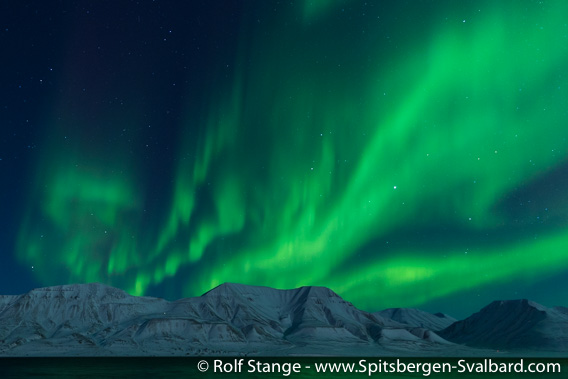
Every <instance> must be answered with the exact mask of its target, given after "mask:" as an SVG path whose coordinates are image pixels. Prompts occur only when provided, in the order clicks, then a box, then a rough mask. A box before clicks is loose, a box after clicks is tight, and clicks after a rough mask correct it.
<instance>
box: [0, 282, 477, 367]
mask: <svg viewBox="0 0 568 379" xmlns="http://www.w3.org/2000/svg"><path fill="white" fill-rule="evenodd" d="M449 345H450V343H449V342H447V341H445V340H443V339H442V338H440V337H439V336H437V335H436V334H435V333H434V332H431V331H429V330H426V329H423V328H416V327H410V326H408V325H404V324H401V323H398V322H396V321H393V320H392V319H390V318H385V317H382V316H381V315H374V314H371V313H368V312H364V311H361V310H359V309H357V308H355V307H354V306H353V305H352V304H351V303H349V302H347V301H345V300H343V299H342V298H341V297H339V296H338V295H337V294H335V293H334V292H333V291H331V290H329V289H327V288H323V287H302V288H298V289H293V290H276V289H272V288H267V287H256V286H245V285H238V284H230V283H227V284H223V285H221V286H219V287H217V288H214V289H212V290H211V291H209V292H207V293H206V294H204V295H203V296H200V297H196V298H187V299H181V300H178V301H174V302H168V301H166V300H163V299H158V298H151V297H135V296H130V295H128V294H127V293H125V292H124V291H121V290H119V289H116V288H112V287H108V286H105V285H101V284H81V285H64V286H56V287H47V288H39V289H35V290H33V291H30V292H29V293H27V294H24V295H20V296H4V297H1V298H0V355H4V356H6V355H24V356H25V355H33V356H37V355H196V354H209V355H217V354H219V355H224V354H264V355H287V354H326V355H351V354H353V355H429V354H435V355H439V354H441V353H443V352H444V351H447V350H448V346H449ZM469 350H470V349H465V350H464V351H469Z"/></svg>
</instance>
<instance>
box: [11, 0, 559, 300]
mask: <svg viewBox="0 0 568 379" xmlns="http://www.w3.org/2000/svg"><path fill="white" fill-rule="evenodd" d="M459 3H460V4H462V2H459ZM521 3H522V5H521ZM436 4H437V5H436V6H435V7H434V6H433V5H431V7H430V8H428V7H427V6H425V5H421V6H420V9H413V10H412V12H409V9H404V8H403V7H402V6H400V8H397V9H394V10H392V12H394V14H385V15H384V17H383V16H381V17H378V16H377V15H376V14H377V13H378V12H377V10H375V12H372V11H371V10H368V9H367V8H365V5H364V2H358V1H355V0H353V1H343V2H341V1H339V2H323V1H321V2H318V1H306V2H305V4H304V6H299V5H298V6H292V7H289V8H286V9H285V10H282V11H280V12H274V11H273V9H272V8H273V6H272V5H273V4H271V3H270V2H259V3H255V6H254V7H252V5H251V6H250V7H249V8H250V9H248V11H247V12H246V15H243V17H242V21H241V22H240V24H239V25H240V27H239V30H238V31H237V35H238V37H236V40H237V45H236V47H235V48H234V51H231V52H226V53H225V56H224V57H223V59H224V60H223V62H222V64H221V63H219V64H215V65H212V68H211V71H212V72H211V73H210V74H209V75H208V76H207V78H217V79H215V80H211V81H210V82H207V83H206V85H203V86H201V87H199V86H197V88H201V89H200V90H199V91H197V90H194V89H192V88H190V86H188V88H186V89H185V92H186V96H185V97H184V98H185V99H186V103H185V104H184V106H183V107H182V108H183V110H184V112H183V115H182V116H181V117H180V121H179V123H178V125H177V130H176V134H175V135H176V136H177V138H176V139H175V144H174V145H173V146H174V147H173V149H174V151H175V157H176V159H175V160H173V164H172V165H170V167H161V168H159V169H152V170H150V169H146V168H145V167H144V164H143V163H142V162H141V160H140V159H139V157H140V155H141V154H142V151H143V148H142V147H136V148H135V149H134V151H132V148H131V147H130V146H131V145H130V143H127V142H117V143H116V144H113V145H112V146H113V148H108V147H107V141H108V139H109V138H110V136H111V134H112V133H111V132H110V130H111V128H110V127H108V128H107V127H102V128H101V130H99V131H98V132H97V133H94V132H92V131H91V132H85V133H86V135H88V138H87V137H85V135H81V134H80V133H79V132H77V131H76V130H77V128H82V130H93V128H95V125H98V124H105V123H112V124H113V125H115V126H116V125H124V133H131V134H130V137H129V138H130V139H129V141H130V142H132V141H135V142H136V143H138V145H140V146H142V144H143V142H142V141H143V140H144V136H145V134H144V133H148V132H147V131H144V130H141V129H142V128H140V129H136V127H135V125H138V124H140V122H138V121H137V117H138V116H137V115H138V114H139V113H140V110H139V109H136V108H135V107H132V108H131V109H127V108H125V109H126V110H125V111H124V112H122V113H121V114H116V112H115V113H112V114H110V113H107V114H104V113H101V114H100V115H99V117H98V118H97V119H95V120H93V119H87V118H86V117H82V116H80V115H77V114H76V113H74V112H73V110H72V109H70V108H69V106H68V105H65V104H67V103H65V101H64V99H55V100H54V101H53V104H52V108H54V109H56V111H53V112H48V113H46V120H48V121H47V122H46V124H47V125H46V129H48V130H49V132H46V134H48V135H49V136H48V137H46V141H47V142H46V144H45V147H44V149H43V151H42V152H41V153H40V154H39V155H38V159H37V166H36V170H35V176H34V179H33V183H34V185H32V186H31V188H30V193H29V208H28V210H27V213H26V216H25V217H24V220H23V222H22V226H21V229H20V233H19V237H18V256H19V258H20V260H21V262H22V263H23V264H25V265H34V266H35V267H37V268H38V269H36V270H35V271H34V274H35V275H36V276H37V278H38V280H39V281H40V282H41V283H45V284H46V285H51V284H60V283H61V281H65V282H95V281H98V282H103V283H107V284H109V285H113V286H116V287H120V288H123V289H125V290H126V291H128V292H130V293H132V294H135V295H143V294H147V293H148V292H149V291H150V290H151V289H152V288H156V287H158V286H160V285H163V284H164V283H168V282H169V283H175V284H174V285H173V287H175V288H176V289H175V291H170V292H175V293H172V294H170V295H168V294H166V295H167V296H175V295H177V294H181V295H183V296H196V295H199V294H201V293H203V292H205V291H207V290H209V289H210V288H212V287H213V286H216V285H218V284H221V283H223V282H238V283H244V284H254V285H266V286H271V287H276V288H293V287H298V286H302V285H321V286H327V287H330V288H331V289H333V290H335V291H336V292H337V293H339V294H340V295H341V296H342V297H344V298H345V299H347V300H349V301H352V302H353V303H354V304H355V305H356V306H358V307H360V308H362V309H367V310H376V309H379V308H382V307H385V306H406V307H415V306H416V307H419V306H421V305H423V304H426V303H428V302H430V301H434V300H439V299H443V298H444V297H446V296H452V295H458V294H459V293H461V292H463V291H470V290H472V289H476V288H485V289H490V288H492V286H499V285H500V284H502V283H509V282H512V281H517V282H520V283H524V284H528V285H530V284H531V283H537V282H538V281H539V280H540V279H541V278H543V277H550V276H553V275H558V274H562V273H567V272H568V259H567V258H568V250H567V248H568V232H567V231H566V229H565V228H563V226H564V225H565V220H566V218H565V216H564V215H565V214H566V212H567V211H568V208H567V207H568V202H566V201H562V200H561V197H560V196H556V197H555V196H554V195H552V194H550V193H547V192H546V188H548V187H547V184H546V183H549V182H550V178H551V177H554V173H555V172H557V171H558V170H561V169H562V167H563V166H564V165H566V158H567V157H568V141H567V140H566V136H567V132H568V129H567V127H566V125H568V123H567V122H566V121H567V118H568V113H567V110H568V93H567V91H568V71H567V69H566V68H567V67H568V24H567V22H566V17H565V16H566V15H567V14H568V3H567V2H565V1H548V2H544V4H540V3H539V2H494V1H479V2H475V3H473V2H465V3H464V4H466V5H463V4H462V5H461V6H460V9H458V8H457V7H456V5H457V3H456V2H447V3H445V4H444V3H436ZM452 4H456V5H452ZM407 7H410V6H407ZM417 7H418V6H417ZM384 13H385V12H383V13H380V14H384ZM381 18H383V19H386V20H385V21H382V20H381ZM70 75H71V74H70ZM187 75H189V76H191V77H193V76H197V75H198V74H197V73H189V74H187ZM192 75H193V76H192ZM219 78H220V79H219ZM142 87H143V86H142ZM187 99H191V100H187ZM55 113H63V114H68V115H69V117H67V118H65V119H64V120H59V119H57V118H56V117H55V116H53V114H55ZM115 129H116V128H113V129H112V130H115ZM119 129H122V127H120V128H119ZM68 135H73V136H74V137H75V141H78V142H76V143H75V144H74V145H73V146H72V147H70V146H69V144H70V143H72V141H71V142H69V141H67V140H66V137H67V136H68ZM69 139H72V138H71V137H70V138H69ZM62 141H65V142H62ZM160 171H161V172H160ZM151 182H158V183H160V184H157V185H156V186H155V187H152V186H149V185H148V183H151ZM539 186H540V187H544V189H543V190H541V191H540V192H539V195H538V196H539V199H540V200H539V199H534V200H533V205H532V206H527V207H525V208H523V210H522V211H519V210H518V208H519V207H518V206H517V207H516V208H515V209H516V210H510V209H509V208H511V207H512V204H515V205H518V204H517V203H516V202H515V198H516V197H518V196H520V195H519V194H523V193H529V192H530V191H531V190H534V189H535V188H540V187H539ZM549 186H550V185H549ZM523 191H525V192H523ZM527 196H528V195H527ZM535 196H536V195H535ZM528 197H530V196H528ZM154 202H156V203H157V205H150V206H149V204H152V203H154ZM536 234H538V238H535V235H536ZM40 268H41V269H40ZM170 287H171V286H170ZM378 294H380V296H379V295H378ZM564 299H565V300H566V301H565V302H568V298H564ZM489 300H491V299H489Z"/></svg>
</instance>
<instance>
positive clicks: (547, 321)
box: [438, 299, 568, 352]
mask: <svg viewBox="0 0 568 379" xmlns="http://www.w3.org/2000/svg"><path fill="white" fill-rule="evenodd" d="M438 333H439V334H440V336H441V337H443V338H445V339H447V340H449V341H452V342H455V343H459V344H465V345H468V346H472V347H480V348H491V349H514V350H531V351H559V352H561V351H567V350H568V312H566V308H563V307H557V308H547V307H544V306H542V305H540V304H537V303H534V302H532V301H528V300H526V299H523V300H509V301H494V302H492V303H491V304H489V305H488V306H486V307H485V308H483V309H482V310H481V311H479V312H478V313H475V314H473V315H472V316H470V317H468V318H466V319H465V320H462V321H458V322H455V323H454V324H452V325H450V326H449V327H447V328H446V329H444V330H441V331H439V332H438Z"/></svg>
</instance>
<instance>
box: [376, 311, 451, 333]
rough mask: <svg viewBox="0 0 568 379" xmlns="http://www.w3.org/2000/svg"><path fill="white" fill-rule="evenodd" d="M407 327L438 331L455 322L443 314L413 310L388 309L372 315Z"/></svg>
mask: <svg viewBox="0 0 568 379" xmlns="http://www.w3.org/2000/svg"><path fill="white" fill-rule="evenodd" d="M373 314H374V315H376V316H381V317H385V318H388V319H391V320H394V321H397V322H400V323H401V324H405V325H408V326H414V327H420V328H425V329H429V330H433V331H438V330H442V329H445V328H447V327H448V326H450V325H452V324H453V323H454V322H456V321H457V320H456V319H455V318H453V317H451V316H448V315H446V314H444V313H428V312H424V311H421V310H420V309H413V308H389V309H385V310H382V311H380V312H376V313H373Z"/></svg>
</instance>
